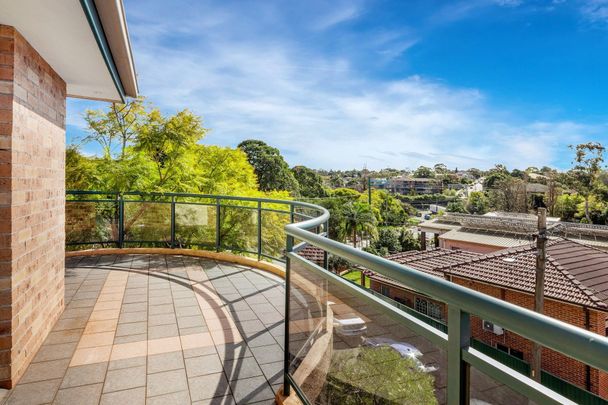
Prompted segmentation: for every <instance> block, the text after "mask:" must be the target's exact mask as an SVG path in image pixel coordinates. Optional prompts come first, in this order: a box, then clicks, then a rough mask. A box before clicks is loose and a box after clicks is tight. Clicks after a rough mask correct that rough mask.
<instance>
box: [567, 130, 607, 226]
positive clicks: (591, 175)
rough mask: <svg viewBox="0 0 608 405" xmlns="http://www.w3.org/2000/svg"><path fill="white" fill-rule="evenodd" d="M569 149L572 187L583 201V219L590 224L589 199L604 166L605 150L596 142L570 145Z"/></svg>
mask: <svg viewBox="0 0 608 405" xmlns="http://www.w3.org/2000/svg"><path fill="white" fill-rule="evenodd" d="M570 149H572V150H573V151H574V161H573V162H572V163H573V167H572V170H570V176H571V179H572V186H573V187H574V188H575V189H576V190H577V191H578V193H579V194H580V195H582V196H583V198H584V199H585V219H586V220H587V222H589V223H591V222H592V219H591V215H590V213H589V198H590V197H591V195H592V194H593V193H594V192H595V188H596V186H597V181H598V178H599V175H600V173H601V171H602V166H603V164H604V152H605V150H606V148H604V147H603V146H602V145H601V144H600V143H598V142H588V143H582V144H579V145H576V146H573V145H570Z"/></svg>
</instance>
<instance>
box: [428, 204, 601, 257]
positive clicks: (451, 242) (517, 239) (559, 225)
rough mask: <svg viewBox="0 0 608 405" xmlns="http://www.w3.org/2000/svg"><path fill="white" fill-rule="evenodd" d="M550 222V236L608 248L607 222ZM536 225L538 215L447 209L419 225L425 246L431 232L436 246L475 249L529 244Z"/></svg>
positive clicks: (486, 251) (556, 219)
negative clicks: (602, 223)
mask: <svg viewBox="0 0 608 405" xmlns="http://www.w3.org/2000/svg"><path fill="white" fill-rule="evenodd" d="M547 223H548V228H549V234H550V236H551V237H566V238H568V239H571V240H574V241H576V242H579V243H582V244H585V245H588V246H595V247H597V248H600V249H603V250H608V226H604V225H589V224H580V223H573V222H560V220H559V218H548V219H547ZM536 229H537V224H536V216H534V215H530V214H517V213H505V212H491V213H488V214H485V215H470V214H457V213H446V215H444V216H441V217H438V218H435V219H432V220H429V221H424V222H421V223H420V224H419V225H418V231H419V232H420V240H421V241H422V242H423V243H422V245H423V248H424V249H426V247H427V244H426V240H427V238H428V237H429V236H430V235H429V234H432V235H433V239H434V240H435V243H434V246H435V247H441V248H443V249H451V250H456V249H460V250H466V251H470V252H476V253H490V252H495V251H498V250H502V249H506V248H512V247H517V246H524V245H527V244H528V243H530V242H531V241H532V238H533V235H534V233H535V232H536Z"/></svg>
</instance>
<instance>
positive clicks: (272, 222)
mask: <svg viewBox="0 0 608 405" xmlns="http://www.w3.org/2000/svg"><path fill="white" fill-rule="evenodd" d="M289 217H290V215H289V214H282V213H280V212H269V211H262V253H263V254H265V255H268V256H271V257H274V258H277V259H281V258H283V257H284V254H283V252H284V251H285V244H286V243H287V236H286V235H285V231H284V229H283V228H284V227H285V225H287V224H289Z"/></svg>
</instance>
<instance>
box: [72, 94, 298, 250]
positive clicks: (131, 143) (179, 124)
mask: <svg viewBox="0 0 608 405" xmlns="http://www.w3.org/2000/svg"><path fill="white" fill-rule="evenodd" d="M85 119H86V121H87V125H88V133H87V135H86V136H85V137H84V138H83V141H84V142H85V143H97V144H99V145H100V146H101V148H102V154H101V155H100V156H92V157H89V156H84V155H83V154H82V153H80V152H79V151H78V148H77V147H75V146H70V147H68V148H67V150H66V188H68V189H79V190H99V191H108V192H127V191H141V192H144V193H148V192H160V193H164V192H178V193H198V194H223V195H240V196H249V197H268V198H277V199H288V198H289V195H288V193H287V192H285V191H273V192H261V191H259V190H258V185H257V178H256V175H255V172H254V168H253V167H252V166H251V165H250V164H249V162H248V160H247V155H246V154H245V153H244V152H243V151H242V150H239V149H230V148H222V147H218V146H208V145H202V144H200V143H199V142H200V141H201V140H202V139H203V137H204V136H205V134H206V132H207V130H206V129H205V128H203V126H202V122H201V118H200V117H198V116H196V115H195V114H193V113H191V112H190V111H188V110H183V111H180V112H178V113H176V114H174V115H169V116H165V115H163V114H161V113H160V111H159V110H158V109H156V108H153V107H151V106H149V105H144V104H143V103H142V102H141V101H140V100H135V101H132V102H130V103H129V104H126V105H122V106H121V105H116V106H111V107H110V108H109V109H108V110H106V111H88V112H87V113H86V114H85ZM290 174H291V172H290ZM146 199H148V200H152V202H150V203H133V202H131V203H128V204H125V234H126V238H127V239H129V238H130V239H132V240H150V241H160V242H163V241H166V240H167V230H168V229H169V228H170V224H169V220H170V215H169V211H168V210H169V205H167V204H162V203H161V200H162V201H166V198H165V199H163V197H154V196H148V197H146ZM157 201H158V202H157ZM188 201H189V200H187V199H182V202H188ZM192 202H201V201H198V200H196V201H194V200H193V201H192ZM202 202H206V203H208V204H214V203H215V200H205V201H202ZM247 204H250V203H239V202H234V203H233V205H243V206H245V205H247ZM97 207H98V208H99V209H97V212H96V213H94V215H95V216H96V218H95V220H94V221H93V223H97V224H99V229H97V230H94V231H91V232H93V234H99V235H100V236H101V233H103V232H107V229H108V227H107V226H104V225H103V224H107V223H110V224H115V223H116V218H117V210H116V206H115V204H105V205H104V204H97ZM270 208H273V207H270ZM274 208H276V209H283V210H284V209H285V206H284V205H281V206H277V207H274ZM264 215H265V217H264V224H263V226H264V232H263V235H264V238H265V242H266V243H265V245H264V249H265V252H266V253H268V254H271V255H274V256H279V255H280V252H281V251H282V249H284V246H285V240H284V239H285V236H284V233H283V226H284V224H285V223H286V219H285V217H287V219H288V215H283V217H280V215H281V214H278V213H276V214H275V213H264ZM216 217H217V212H216V208H215V206H211V207H209V206H203V205H187V204H180V205H178V206H177V208H176V218H177V222H178V227H177V237H178V241H177V243H178V244H179V245H188V246H198V245H200V244H214V243H215V219H216ZM221 219H222V220H221V228H220V236H221V240H222V246H223V247H224V248H226V249H237V250H255V248H256V247H257V232H256V227H257V217H256V215H254V211H252V210H249V209H234V208H232V209H230V208H222V209H221ZM109 229H110V230H111V232H112V233H113V234H114V235H106V237H105V238H104V239H113V240H116V239H117V235H116V233H117V229H116V226H115V225H112V226H111V227H110V228H109ZM96 240H99V239H96Z"/></svg>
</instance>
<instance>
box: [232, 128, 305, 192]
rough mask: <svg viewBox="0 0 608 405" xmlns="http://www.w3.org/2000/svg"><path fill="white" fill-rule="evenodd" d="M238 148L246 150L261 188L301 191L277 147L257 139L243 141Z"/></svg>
mask: <svg viewBox="0 0 608 405" xmlns="http://www.w3.org/2000/svg"><path fill="white" fill-rule="evenodd" d="M238 148H239V149H241V150H242V151H243V152H245V154H246V155H247V160H248V161H249V163H250V164H251V166H253V170H254V171H255V174H256V176H258V183H259V186H260V190H262V191H273V190H286V191H289V192H290V193H292V194H294V195H297V194H298V193H299V187H298V181H297V180H296V178H295V177H294V175H293V173H292V172H291V170H290V169H289V165H288V164H287V162H286V161H285V159H283V156H281V152H279V150H278V149H277V148H273V147H272V146H269V145H267V144H266V143H264V142H262V141H259V140H255V139H248V140H246V141H243V142H241V143H240V144H239V145H238Z"/></svg>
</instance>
